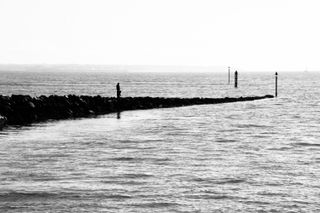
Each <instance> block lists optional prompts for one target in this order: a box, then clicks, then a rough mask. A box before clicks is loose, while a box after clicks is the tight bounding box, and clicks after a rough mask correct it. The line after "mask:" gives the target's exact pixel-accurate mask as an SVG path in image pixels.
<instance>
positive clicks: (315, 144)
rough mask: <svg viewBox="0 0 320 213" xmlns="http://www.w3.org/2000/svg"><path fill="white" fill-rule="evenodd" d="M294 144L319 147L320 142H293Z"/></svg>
mask: <svg viewBox="0 0 320 213" xmlns="http://www.w3.org/2000/svg"><path fill="white" fill-rule="evenodd" d="M294 145H296V146H316V147H320V144H317V143H295V144H294Z"/></svg>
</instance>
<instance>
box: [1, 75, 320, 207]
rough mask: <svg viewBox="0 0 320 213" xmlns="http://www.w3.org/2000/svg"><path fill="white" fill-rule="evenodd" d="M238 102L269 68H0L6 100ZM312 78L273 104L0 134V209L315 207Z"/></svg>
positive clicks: (316, 107) (262, 83) (319, 114)
mask: <svg viewBox="0 0 320 213" xmlns="http://www.w3.org/2000/svg"><path fill="white" fill-rule="evenodd" d="M117 82H120V85H121V89H122V95H123V96H153V97H155V96H161V97H225V96H230V97H239V96H247V95H266V94H274V73H271V72H269V73H267V72H266V73H242V72H240V73H239V88H238V89H235V88H233V85H232V84H231V85H228V84H227V74H226V73H175V74H173V73H171V74H170V73H130V72H126V73H95V72H91V73H89V72H88V73H77V72H69V73H63V72H59V73H55V72H0V92H1V94H3V95H11V94H29V95H32V96H39V95H51V94H58V95H67V94H76V95H82V94H85V95H101V96H115V85H116V83H117ZM319 82H320V73H312V72H296V73H284V72H283V73H282V72H281V73H279V97H278V98H275V99H266V100H259V101H252V102H241V103H227V104H218V105H201V106H188V107H180V108H167V109H152V110H137V111H126V112H122V113H121V115H120V116H121V118H120V119H117V115H115V114H108V115H104V116H99V117H97V118H85V119H76V120H65V121H49V122H44V123H37V124H33V125H30V126H24V127H8V128H5V129H4V130H3V131H1V132H0V212H125V213H127V212H281V213H282V212H320V83H319Z"/></svg>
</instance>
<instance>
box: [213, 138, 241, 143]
mask: <svg viewBox="0 0 320 213" xmlns="http://www.w3.org/2000/svg"><path fill="white" fill-rule="evenodd" d="M216 142H218V143H235V142H237V140H232V139H223V138H219V139H217V140H216Z"/></svg>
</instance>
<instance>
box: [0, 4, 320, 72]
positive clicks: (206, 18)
mask: <svg viewBox="0 0 320 213" xmlns="http://www.w3.org/2000/svg"><path fill="white" fill-rule="evenodd" d="M319 9H320V1H319V0H28V1H26V0H0V29H1V31H0V64H105V65H166V66H168V65H169V66H170V65H173V66H222V67H223V66H231V67H237V68H240V69H244V70H252V71H257V70H263V71H266V70H285V71H290V70H294V71H298V70H309V71H314V70H320V57H318V56H320V27H319V21H320V13H319Z"/></svg>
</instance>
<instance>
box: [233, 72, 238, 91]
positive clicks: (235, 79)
mask: <svg viewBox="0 0 320 213" xmlns="http://www.w3.org/2000/svg"><path fill="white" fill-rule="evenodd" d="M234 87H235V88H238V71H237V70H236V71H235V73H234Z"/></svg>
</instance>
